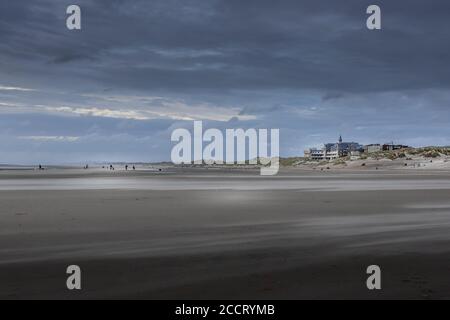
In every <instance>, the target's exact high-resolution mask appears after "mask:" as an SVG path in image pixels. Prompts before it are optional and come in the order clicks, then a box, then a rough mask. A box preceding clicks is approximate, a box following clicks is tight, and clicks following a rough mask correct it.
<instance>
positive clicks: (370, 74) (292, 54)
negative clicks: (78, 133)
mask: <svg viewBox="0 0 450 320" xmlns="http://www.w3.org/2000/svg"><path fill="white" fill-rule="evenodd" d="M71 3H72V2H68V1H59V0H58V1H56V0H53V1H51V0H46V1H40V2H33V3H30V2H29V1H15V2H6V1H4V2H2V4H1V7H0V12H1V13H0V15H1V21H2V23H1V25H0V35H1V37H2V44H1V49H2V50H1V56H2V65H3V67H5V68H6V70H8V71H10V72H12V71H18V72H19V71H20V72H26V70H25V68H27V67H28V65H30V64H31V65H33V64H36V65H35V66H34V67H35V68H36V69H37V70H42V71H43V70H45V68H47V67H46V63H52V62H53V63H58V64H67V65H68V66H65V67H64V68H62V67H61V70H57V69H56V70H55V73H56V74H58V72H60V74H58V77H59V78H60V79H61V78H66V80H67V81H68V79H67V78H71V77H77V76H78V77H83V79H85V80H92V81H94V82H96V83H98V84H101V85H105V86H112V87H120V88H123V87H131V88H133V89H136V88H138V89H166V90H170V89H174V90H179V89H183V90H202V89H209V90H224V91H226V90H231V89H249V90H257V89H265V90H267V89H277V88H282V89H305V88H310V89H320V90H338V91H352V92H354V91H363V92H366V91H382V90H403V89H417V88H421V89H422V88H436V87H448V85H449V84H450V74H449V73H448V72H446V69H447V68H446V67H447V66H448V61H449V58H450V44H449V42H448V37H449V32H450V31H449V30H450V19H449V18H450V3H449V2H448V1H443V0H442V1H423V0H421V1H418V0H414V1H408V2H404V1H378V4H379V5H380V6H381V7H382V9H383V30H382V31H381V32H378V31H375V32H370V31H368V30H367V29H366V27H365V19H366V14H365V9H366V8H367V6H368V5H369V4H371V3H372V1H361V0H350V1H345V3H343V2H341V1H331V0H322V1H312V0H308V1H277V2H274V1H269V0H258V1H242V0H239V1H236V0H226V1H225V0H223V1H217V0H210V1H201V0H198V1H192V0H183V1H181V0H180V1H176V0H169V1H167V0H164V1H163V0H152V1H85V0H80V1H78V4H79V5H80V6H81V8H82V10H83V11H82V12H83V21H82V23H83V30H82V31H81V32H70V31H68V30H66V29H65V20H64V19H65V17H66V16H65V8H66V6H67V5H68V4H71ZM22 59H23V60H26V63H25V65H22V66H21V65H19V64H18V62H19V60H22ZM10 62H13V63H12V65H10V64H9V63H10ZM40 68H42V69H40ZM71 73H72V74H71Z"/></svg>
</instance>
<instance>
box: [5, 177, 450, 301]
mask: <svg viewBox="0 0 450 320" xmlns="http://www.w3.org/2000/svg"><path fill="white" fill-rule="evenodd" d="M449 195H450V173H449V172H446V171H431V170H428V171H426V172H414V171H409V172H405V171H401V170H390V171H389V170H386V171H377V172H374V171H370V172H369V171H351V170H347V171H339V170H336V171H333V172H313V171H306V170H295V169H290V170H284V171H282V172H281V173H280V175H279V176H276V177H260V176H259V175H258V171H256V170H255V171H245V170H242V171H239V170H231V171H224V170H202V169H183V170H169V169H167V170H164V171H162V172H157V171H151V170H149V171H136V172H121V171H118V172H115V173H112V172H105V171H102V170H95V169H94V170H87V171H82V170H76V169H70V170H69V169H67V170H48V171H45V172H36V171H8V170H5V171H2V172H0V202H1V207H0V239H1V241H0V298H2V299H27V298H31V299H48V298H57V299H59V298H62V299H79V298H109V299H119V298H125V299H127V298H140V299H320V298H325V299H344V298H355V299H380V298H386V299H395V298H407V299H430V298H436V299H444V298H450V278H449V277H448V274H449V271H450V197H449ZM72 264H75V265H79V266H80V267H81V269H82V286H83V288H82V290H81V291H78V292H74V291H68V290H67V289H66V286H65V285H66V278H67V275H66V273H65V271H66V268H67V266H68V265H72ZM372 264H376V265H379V266H380V267H381V269H382V290H381V291H376V292H375V291H369V290H367V288H366V279H367V275H366V268H367V266H369V265H372Z"/></svg>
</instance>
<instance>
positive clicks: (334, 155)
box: [305, 136, 363, 160]
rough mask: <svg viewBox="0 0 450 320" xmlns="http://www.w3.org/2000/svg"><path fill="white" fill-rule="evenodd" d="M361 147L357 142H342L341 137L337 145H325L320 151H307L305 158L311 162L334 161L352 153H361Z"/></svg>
mask: <svg viewBox="0 0 450 320" xmlns="http://www.w3.org/2000/svg"><path fill="white" fill-rule="evenodd" d="M362 150H363V146H361V145H360V144H359V143H357V142H343V139H342V136H340V137H339V141H338V142H337V143H326V144H325V145H324V147H323V148H322V149H308V150H306V151H305V157H306V158H309V159H312V160H334V159H338V158H340V157H346V156H348V155H350V153H351V152H352V151H362Z"/></svg>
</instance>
